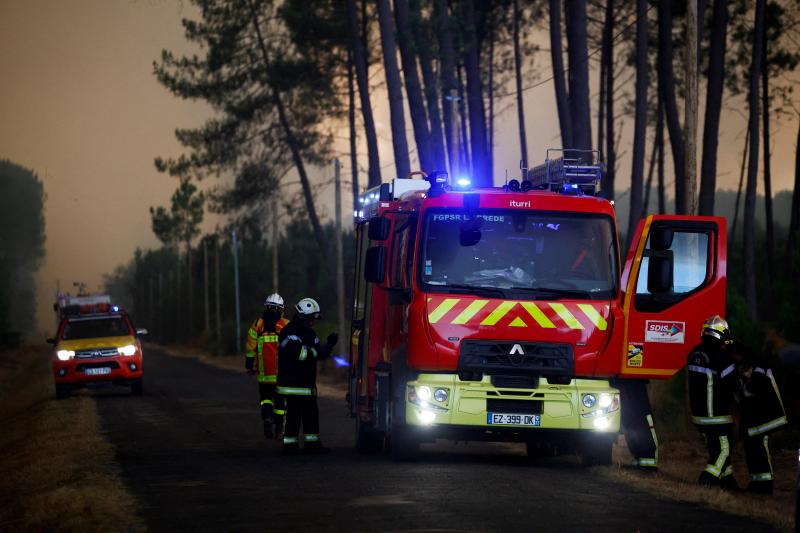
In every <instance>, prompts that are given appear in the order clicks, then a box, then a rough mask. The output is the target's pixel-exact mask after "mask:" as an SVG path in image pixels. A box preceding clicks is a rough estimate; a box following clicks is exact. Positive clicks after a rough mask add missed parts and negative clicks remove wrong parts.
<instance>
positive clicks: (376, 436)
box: [356, 418, 383, 453]
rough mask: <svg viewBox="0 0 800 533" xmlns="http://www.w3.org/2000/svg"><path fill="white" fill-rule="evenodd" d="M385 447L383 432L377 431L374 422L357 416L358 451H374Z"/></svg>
mask: <svg viewBox="0 0 800 533" xmlns="http://www.w3.org/2000/svg"><path fill="white" fill-rule="evenodd" d="M382 449H383V433H381V432H379V431H375V430H374V429H373V428H372V424H368V423H365V422H362V421H361V420H359V419H358V418H356V451H357V452H358V453H374V452H379V451H381V450H382Z"/></svg>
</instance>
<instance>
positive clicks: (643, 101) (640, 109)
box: [609, 0, 649, 245]
mask: <svg viewBox="0 0 800 533" xmlns="http://www.w3.org/2000/svg"><path fill="white" fill-rule="evenodd" d="M610 3H611V0H609V4H610ZM647 31H648V30H647V0H637V1H636V103H635V106H636V111H635V114H634V128H633V162H632V164H631V197H630V198H631V203H630V209H629V210H628V211H629V214H630V215H629V221H628V235H629V237H628V243H629V245H630V240H631V238H632V237H633V231H634V228H636V226H637V225H638V224H639V218H640V217H641V211H639V206H640V205H642V174H643V173H644V155H645V154H644V152H645V142H646V141H647V85H648V83H649V73H648V66H649V65H648V62H647ZM611 74H612V73H611V72H609V77H613V76H611Z"/></svg>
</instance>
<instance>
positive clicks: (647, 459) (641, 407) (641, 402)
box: [613, 379, 658, 472]
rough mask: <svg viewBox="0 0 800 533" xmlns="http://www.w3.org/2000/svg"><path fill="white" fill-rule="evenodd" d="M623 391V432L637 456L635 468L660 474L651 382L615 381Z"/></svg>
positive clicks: (632, 451) (634, 462)
mask: <svg viewBox="0 0 800 533" xmlns="http://www.w3.org/2000/svg"><path fill="white" fill-rule="evenodd" d="M613 384H614V386H615V387H617V388H618V389H619V393H620V403H621V404H622V405H623V408H622V420H621V423H622V431H623V433H625V442H626V443H627V444H628V450H630V452H631V455H633V457H634V460H633V465H632V466H633V467H634V468H636V469H638V470H641V471H643V472H657V471H658V437H657V436H656V428H655V424H654V423H653V413H652V409H651V408H650V398H649V397H648V396H647V380H644V379H620V380H615V381H614V382H613Z"/></svg>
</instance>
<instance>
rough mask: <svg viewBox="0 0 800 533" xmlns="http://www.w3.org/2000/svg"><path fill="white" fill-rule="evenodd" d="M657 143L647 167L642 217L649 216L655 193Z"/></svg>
mask: <svg viewBox="0 0 800 533" xmlns="http://www.w3.org/2000/svg"><path fill="white" fill-rule="evenodd" d="M660 111H661V110H660V109H659V110H658V113H659V114H658V115H657V118H656V131H658V128H660V127H661V113H660ZM656 144H657V143H656V142H653V149H652V151H651V152H650V163H649V164H648V165H647V186H646V187H645V188H644V202H642V217H645V216H647V212H648V211H649V210H650V195H651V194H652V192H653V175H654V174H655V169H656V160H657V159H658V146H656Z"/></svg>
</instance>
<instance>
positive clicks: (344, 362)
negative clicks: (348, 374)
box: [333, 355, 350, 368]
mask: <svg viewBox="0 0 800 533" xmlns="http://www.w3.org/2000/svg"><path fill="white" fill-rule="evenodd" d="M333 360H334V361H336V366H337V368H341V367H343V366H350V363H348V362H347V360H346V359H345V358H344V357H340V356H338V355H334V356H333Z"/></svg>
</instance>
